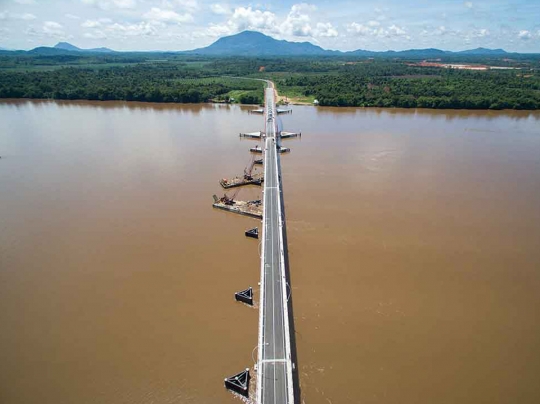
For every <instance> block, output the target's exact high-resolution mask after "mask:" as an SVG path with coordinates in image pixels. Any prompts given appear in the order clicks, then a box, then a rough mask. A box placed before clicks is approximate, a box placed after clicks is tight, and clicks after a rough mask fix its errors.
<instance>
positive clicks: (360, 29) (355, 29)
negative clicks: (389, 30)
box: [347, 22, 373, 36]
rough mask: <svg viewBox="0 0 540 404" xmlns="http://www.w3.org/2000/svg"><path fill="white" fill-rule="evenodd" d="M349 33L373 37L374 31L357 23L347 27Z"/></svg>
mask: <svg viewBox="0 0 540 404" xmlns="http://www.w3.org/2000/svg"><path fill="white" fill-rule="evenodd" d="M347 32H349V33H351V34H356V35H360V36H364V35H365V36H367V35H371V33H372V32H373V30H372V29H371V28H369V27H368V26H366V25H364V24H358V23H356V22H353V23H351V24H349V25H348V26H347Z"/></svg>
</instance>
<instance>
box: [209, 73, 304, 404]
mask: <svg viewBox="0 0 540 404" xmlns="http://www.w3.org/2000/svg"><path fill="white" fill-rule="evenodd" d="M264 81H265V82H266V84H267V87H266V88H265V92H264V100H265V103H264V108H261V109H257V110H255V112H256V113H261V114H262V115H263V116H264V120H265V126H264V132H258V133H257V132H252V133H249V134H242V133H241V134H240V136H241V137H242V136H244V137H253V138H257V140H259V139H260V140H261V141H263V142H264V144H263V146H262V147H260V146H256V147H253V148H251V149H250V151H251V152H253V153H262V154H263V157H264V158H263V159H262V160H260V163H262V164H264V175H263V177H262V178H260V181H259V183H258V185H261V183H262V182H263V181H264V183H263V184H262V185H263V197H262V204H261V200H255V201H237V200H236V199H235V196H236V193H235V194H234V196H227V195H224V196H223V197H222V198H218V197H217V196H216V195H214V204H213V206H214V207H215V208H218V209H221V210H227V211H230V212H234V213H239V214H243V215H247V216H251V217H256V218H261V219H262V231H260V232H259V231H258V228H254V229H250V230H247V231H246V236H248V237H253V238H259V235H261V267H260V271H261V280H260V288H259V290H260V292H259V293H260V296H259V337H258V355H257V364H256V373H257V377H256V380H257V386H256V402H257V404H294V402H295V391H297V390H296V389H295V388H296V387H298V386H297V385H295V382H296V381H297V379H296V378H295V377H293V371H294V363H293V358H294V357H295V355H294V353H293V352H292V350H291V345H292V344H291V340H293V341H294V338H293V337H294V335H292V334H291V332H294V331H293V330H294V324H293V323H292V321H293V320H292V315H291V314H292V313H290V312H289V308H290V309H291V310H292V306H289V304H290V303H289V299H290V295H291V290H290V286H289V282H288V279H287V276H288V268H287V265H288V261H287V245H286V243H287V239H286V234H285V216H284V212H283V211H284V204H283V198H282V196H283V193H282V184H281V163H280V154H281V153H287V152H289V151H290V149H289V148H286V147H281V132H280V130H279V128H278V118H277V116H278V114H282V113H290V112H291V110H288V109H285V110H282V109H278V108H277V107H276V91H275V90H274V84H273V83H272V82H271V81H266V80H264ZM296 136H301V134H300V133H294V132H284V137H287V138H289V137H296ZM254 162H255V161H254ZM251 167H252V166H251ZM244 173H245V175H244V177H246V176H247V175H249V176H250V177H249V178H252V177H251V171H249V172H247V173H246V171H245V172H244ZM263 179H264V180H263ZM223 181H224V180H222V182H223ZM248 183H249V181H243V182H242V184H241V185H247V184H248ZM221 185H222V186H223V187H224V188H227V187H226V186H224V185H223V183H222V184H221ZM261 205H262V206H261ZM235 299H236V300H238V301H240V302H243V303H246V304H249V305H253V289H252V288H251V287H250V288H248V289H246V290H242V291H240V292H237V293H236V294H235ZM294 375H296V374H294ZM249 384H250V370H249V368H248V369H246V370H244V371H242V372H240V373H238V374H236V375H234V376H231V377H229V378H226V379H225V387H226V388H228V389H229V390H232V391H234V392H236V393H238V394H241V395H243V396H246V397H247V396H249V390H250V389H249ZM296 395H298V394H296ZM296 399H298V397H296Z"/></svg>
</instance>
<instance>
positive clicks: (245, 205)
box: [212, 195, 263, 219]
mask: <svg viewBox="0 0 540 404" xmlns="http://www.w3.org/2000/svg"><path fill="white" fill-rule="evenodd" d="M212 207H214V208H216V209H221V210H226V211H229V212H233V213H237V214H239V215H244V216H249V217H254V218H257V219H262V217H263V206H262V201H261V200H260V199H257V200H254V201H235V200H234V199H233V198H229V197H228V196H227V195H223V197H222V198H218V197H217V196H216V195H214V203H213V204H212Z"/></svg>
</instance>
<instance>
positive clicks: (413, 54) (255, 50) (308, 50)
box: [0, 31, 509, 59]
mask: <svg viewBox="0 0 540 404" xmlns="http://www.w3.org/2000/svg"><path fill="white" fill-rule="evenodd" d="M0 51H1V52H3V53H6V51H5V50H3V49H1V48H0ZM21 52H24V51H21ZM28 52H29V53H33V54H38V55H65V54H71V55H72V54H74V53H113V52H115V53H116V51H114V50H112V49H109V48H103V47H102V48H92V49H82V48H79V47H77V46H75V45H72V44H70V43H68V42H59V43H57V44H56V45H55V46H54V47H52V48H51V47H46V46H40V47H37V48H35V49H32V50H30V51H28ZM126 53H127V52H126ZM152 53H159V52H156V51H153V52H152ZM164 53H169V52H164ZM172 53H179V54H184V55H204V56H253V57H261V56H262V57H264V56H266V57H269V56H353V57H374V58H377V57H382V58H408V59H434V58H441V57H445V56H447V57H450V56H458V57H459V56H493V57H497V56H504V55H508V54H509V53H508V52H506V51H505V50H503V49H486V48H476V49H469V50H464V51H459V52H451V51H443V50H440V49H435V48H428V49H408V50H403V51H393V50H389V51H382V52H377V51H369V50H363V49H358V50H354V51H348V52H341V51H332V50H326V49H323V48H321V47H320V46H317V45H313V44H312V43H310V42H289V41H285V40H277V39H274V38H272V37H270V36H267V35H264V34H262V33H260V32H256V31H243V32H240V33H238V34H235V35H231V36H226V37H222V38H219V39H218V40H217V41H215V42H214V43H213V44H211V45H209V46H207V47H205V48H199V49H194V50H190V51H180V52H172Z"/></svg>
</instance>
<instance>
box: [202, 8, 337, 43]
mask: <svg viewBox="0 0 540 404" xmlns="http://www.w3.org/2000/svg"><path fill="white" fill-rule="evenodd" d="M215 6H216V7H215V10H214V11H218V13H219V12H221V11H223V10H222V9H221V6H220V5H216V4H215ZM218 6H219V7H218ZM316 10H317V7H316V6H314V5H312V4H308V3H299V4H294V5H293V6H292V7H291V9H290V10H289V12H288V13H287V16H286V17H285V18H284V19H281V21H280V18H278V16H277V15H276V14H274V13H273V12H271V11H263V10H258V9H254V8H253V7H251V6H248V7H237V8H235V9H234V11H233V12H232V14H231V15H230V17H229V19H228V20H227V21H226V22H225V23H223V24H210V26H209V27H208V29H207V35H208V36H213V37H215V36H223V35H230V34H234V33H236V32H240V31H244V30H257V31H262V32H265V33H267V34H271V35H276V36H278V37H310V38H316V37H336V36H338V32H337V30H336V28H334V26H333V25H332V24H331V23H328V22H321V21H317V22H314V21H312V18H311V16H310V13H313V12H314V11H316Z"/></svg>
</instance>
